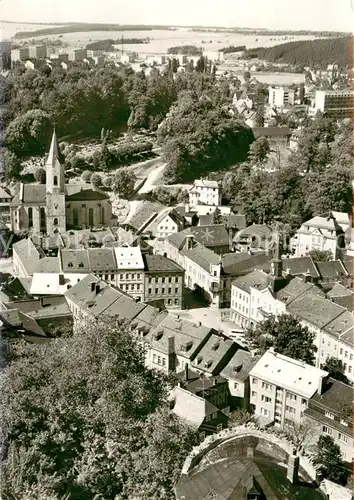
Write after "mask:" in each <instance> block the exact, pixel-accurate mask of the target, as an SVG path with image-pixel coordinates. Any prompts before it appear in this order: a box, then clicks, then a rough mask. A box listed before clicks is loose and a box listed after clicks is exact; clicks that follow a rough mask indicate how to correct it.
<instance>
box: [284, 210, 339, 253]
mask: <svg viewBox="0 0 354 500" xmlns="http://www.w3.org/2000/svg"><path fill="white" fill-rule="evenodd" d="M292 246H293V249H294V251H295V255H297V256H304V255H307V254H308V253H309V252H311V251H312V250H320V251H328V250H329V251H330V252H331V254H332V257H333V258H334V259H336V258H337V257H338V256H339V255H340V251H341V250H343V248H344V231H343V229H342V228H341V226H340V225H339V224H338V222H337V220H336V218H335V217H334V215H333V213H330V214H329V215H328V216H327V217H319V216H316V217H314V218H313V219H310V220H309V221H307V222H304V223H303V224H302V226H301V227H300V229H299V230H298V232H297V234H296V235H295V237H294V238H293V240H292Z"/></svg>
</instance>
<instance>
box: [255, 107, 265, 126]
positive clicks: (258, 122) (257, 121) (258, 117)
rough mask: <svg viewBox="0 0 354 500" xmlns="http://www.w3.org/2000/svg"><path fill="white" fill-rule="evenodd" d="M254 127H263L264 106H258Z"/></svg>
mask: <svg viewBox="0 0 354 500" xmlns="http://www.w3.org/2000/svg"><path fill="white" fill-rule="evenodd" d="M255 124H256V127H264V106H258V107H257V110H256V116H255Z"/></svg>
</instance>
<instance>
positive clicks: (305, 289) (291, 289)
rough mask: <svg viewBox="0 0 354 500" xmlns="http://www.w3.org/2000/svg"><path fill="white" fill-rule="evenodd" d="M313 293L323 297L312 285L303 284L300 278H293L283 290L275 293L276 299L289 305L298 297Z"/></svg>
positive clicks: (319, 290)
mask: <svg viewBox="0 0 354 500" xmlns="http://www.w3.org/2000/svg"><path fill="white" fill-rule="evenodd" d="M306 293H315V294H317V295H321V296H322V297H324V293H323V292H322V290H321V289H320V288H318V287H317V286H316V285H314V284H313V283H305V282H304V281H303V280H302V279H301V278H293V279H292V280H291V281H290V282H289V283H288V284H287V285H286V286H285V287H284V288H282V289H281V290H279V291H278V292H277V299H278V300H281V301H282V302H284V303H285V304H287V305H288V304H290V303H291V302H292V301H293V300H295V299H296V298H297V297H300V295H304V294H306Z"/></svg>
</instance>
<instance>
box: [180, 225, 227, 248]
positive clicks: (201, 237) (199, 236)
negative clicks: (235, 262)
mask: <svg viewBox="0 0 354 500" xmlns="http://www.w3.org/2000/svg"><path fill="white" fill-rule="evenodd" d="M181 232H182V233H184V234H192V235H193V236H194V239H195V241H197V242H198V243H200V244H201V245H204V246H206V247H214V246H228V245H229V233H228V231H227V229H226V227H225V226H224V224H211V225H210V226H192V227H190V228H188V229H185V230H184V231H181Z"/></svg>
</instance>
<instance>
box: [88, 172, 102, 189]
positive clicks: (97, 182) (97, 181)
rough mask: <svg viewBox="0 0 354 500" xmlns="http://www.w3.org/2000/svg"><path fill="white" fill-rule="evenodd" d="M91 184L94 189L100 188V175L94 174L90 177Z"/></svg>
mask: <svg viewBox="0 0 354 500" xmlns="http://www.w3.org/2000/svg"><path fill="white" fill-rule="evenodd" d="M90 181H91V184H92V185H93V186H95V187H100V186H102V177H101V176H100V174H97V173H96V172H95V173H93V174H92V175H91V179H90Z"/></svg>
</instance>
